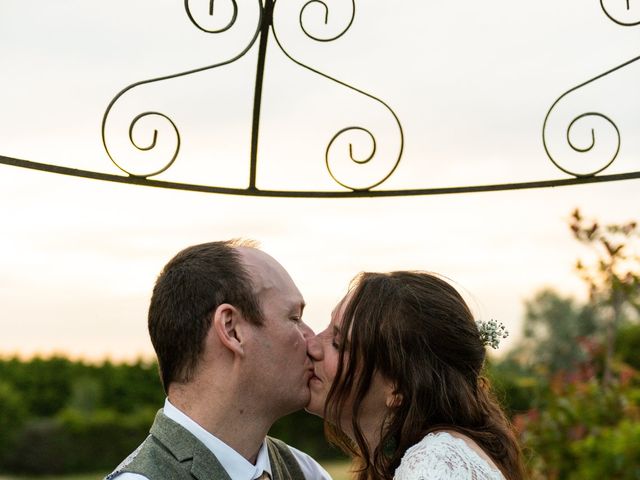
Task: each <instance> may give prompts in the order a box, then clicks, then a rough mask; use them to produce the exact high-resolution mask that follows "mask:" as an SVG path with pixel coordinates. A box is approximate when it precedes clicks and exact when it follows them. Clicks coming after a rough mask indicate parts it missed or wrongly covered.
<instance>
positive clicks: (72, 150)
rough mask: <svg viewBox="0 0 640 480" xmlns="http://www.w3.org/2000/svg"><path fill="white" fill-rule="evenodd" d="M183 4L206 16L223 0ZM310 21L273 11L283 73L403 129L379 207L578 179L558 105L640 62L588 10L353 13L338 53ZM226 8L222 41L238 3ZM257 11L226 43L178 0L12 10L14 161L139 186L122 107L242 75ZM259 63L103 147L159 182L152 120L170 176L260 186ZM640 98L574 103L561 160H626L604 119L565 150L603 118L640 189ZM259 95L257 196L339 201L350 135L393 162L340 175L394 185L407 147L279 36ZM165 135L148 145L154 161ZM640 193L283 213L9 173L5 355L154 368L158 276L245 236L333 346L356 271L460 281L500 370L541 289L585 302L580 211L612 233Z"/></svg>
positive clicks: (359, 146) (267, 203)
mask: <svg viewBox="0 0 640 480" xmlns="http://www.w3.org/2000/svg"><path fill="white" fill-rule="evenodd" d="M190 3H191V5H192V6H193V9H194V11H201V10H202V9H203V5H208V3H209V2H196V1H192V2H190ZM305 3H306V2H305V1H298V0H293V1H287V0H279V1H278V4H277V7H276V17H275V22H276V28H277V32H278V36H279V38H280V39H281V40H282V43H283V45H285V46H286V48H287V49H288V51H289V53H290V54H291V55H292V56H294V57H295V58H297V59H299V60H300V61H302V62H303V63H305V64H307V65H309V66H313V67H314V68H315V69H317V70H320V71H322V72H324V73H326V74H327V75H330V76H331V77H333V78H336V79H339V80H341V81H343V82H346V83H348V84H350V85H352V86H354V87H355V88H357V89H358V90H361V91H364V92H367V93H369V94H372V95H375V96H376V97H378V98H380V99H381V100H383V101H384V102H385V103H386V104H388V105H389V106H391V108H393V111H394V112H395V114H396V115H397V116H398V118H399V119H400V122H401V124H402V127H403V132H404V154H403V156H402V158H401V161H400V164H399V166H398V168H397V170H396V171H395V172H394V173H393V175H392V176H391V177H390V178H389V179H388V180H387V181H386V182H384V183H383V184H382V185H380V186H379V187H378V188H379V189H399V188H427V187H442V186H460V185H478V184H486V183H504V182H523V181H533V180H549V179H560V178H569V176H568V175H567V174H565V173H563V172H562V171H561V170H559V169H558V168H556V167H555V166H554V165H553V163H552V162H551V161H549V159H548V158H547V156H546V153H545V150H544V147H543V143H542V125H543V122H544V118H545V115H546V114H547V112H548V111H549V109H550V108H551V106H552V104H553V103H554V102H555V100H556V99H557V98H558V97H560V96H561V95H562V94H563V93H565V92H567V91H569V90H570V89H571V88H573V87H575V86H577V85H580V84H582V83H584V82H586V81H587V80H589V79H592V78H594V77H596V76H598V75H600V74H601V73H604V72H606V71H608V70H610V69H612V68H614V67H616V66H618V65H621V64H623V63H624V62H627V61H628V60H630V59H632V58H635V57H636V56H638V55H640V26H629V27H624V26H620V25H617V24H615V23H614V22H612V21H611V20H610V19H609V18H608V17H607V15H605V13H604V12H603V10H602V8H601V5H600V2H599V1H595V0H594V1H590V2H585V1H584V0H567V1H565V2H557V1H553V0H540V1H538V2H529V3H527V4H518V5H517V6H515V5H514V3H513V2H510V1H507V0H495V1H492V2H477V1H472V0H465V1H462V2H431V1H427V2H425V1H417V0H411V1H405V2H387V1H383V0H367V1H366V2H365V1H362V2H358V1H356V15H355V18H354V22H353V25H352V26H351V28H350V29H349V30H348V31H347V33H346V34H345V35H344V36H343V37H341V38H340V39H339V40H336V41H334V42H326V43H324V42H314V41H313V40H311V39H309V38H306V37H304V35H302V34H301V30H300V26H299V25H298V20H297V19H298V16H299V12H300V11H301V9H302V6H303V5H304V4H305ZM327 4H328V5H329V7H330V10H329V11H330V12H331V15H330V17H329V19H330V20H331V21H330V22H329V26H328V27H326V28H327V29H328V30H323V29H325V27H324V26H323V25H322V21H321V20H322V19H323V18H324V17H323V9H322V7H321V6H319V4H316V5H311V6H310V7H308V9H307V10H306V11H305V14H304V15H303V18H304V19H305V22H307V23H306V24H305V25H307V26H308V28H309V30H311V31H317V32H320V34H322V35H331V34H332V33H335V32H338V31H340V29H341V28H342V27H343V26H344V19H347V21H348V19H349V17H350V11H349V7H350V2H347V1H343V0H334V1H327ZM604 4H605V6H607V7H608V8H610V13H613V14H614V15H618V16H619V17H620V18H623V19H626V20H627V21H628V22H629V23H632V22H633V21H635V20H638V21H640V5H638V6H635V3H634V2H631V4H630V5H632V8H631V9H630V10H629V11H627V10H626V8H623V6H624V5H626V2H625V1H623V0H621V1H620V2H615V1H614V0H611V1H609V2H604ZM216 5H217V7H216V8H219V11H218V14H219V15H220V17H219V18H222V22H223V23H224V16H225V15H230V13H229V12H230V8H229V5H230V2H226V3H225V2H223V1H219V2H217V3H216ZM255 6H256V2H248V1H242V0H240V1H238V7H239V15H238V22H237V25H238V28H237V29H236V28H235V27H234V28H232V29H231V30H230V31H229V32H228V34H219V35H212V34H206V33H204V32H202V31H200V30H198V29H197V28H196V27H195V26H194V25H193V24H192V23H191V22H190V21H189V19H188V17H187V15H186V14H185V11H184V2H179V1H168V0H154V1H153V2H152V1H151V0H144V1H143V0H137V1H134V2H132V1H130V0H127V1H125V0H117V1H112V2H87V1H80V0H62V1H58V2H42V1H36V0H0V59H1V60H2V63H1V65H2V67H1V70H0V155H5V156H10V157H16V158H22V159H27V160H32V161H37V162H43V163H51V164H55V165H64V166H69V167H74V168H83V169H87V170H92V171H99V172H106V173H111V174H115V175H120V174H123V172H122V171H121V170H119V169H118V168H117V167H116V166H115V165H114V164H113V163H112V162H111V160H110V159H109V157H108V155H107V154H106V152H105V150H104V148H103V145H102V140H101V128H100V127H101V122H102V117H103V114H104V112H105V109H106V108H107V105H108V104H109V102H111V100H112V99H113V98H114V97H115V96H116V94H117V93H118V92H119V91H121V90H122V89H123V88H125V87H126V86H128V85H131V84H133V83H135V82H139V81H142V80H147V79H151V78H157V77H162V76H167V75H172V74H175V73H178V72H183V71H187V70H192V69H196V68H200V67H204V66H207V65H212V64H215V63H218V62H221V61H224V60H225V59H228V58H231V57H232V56H234V55H236V54H237V53H238V52H239V51H241V50H242V47H243V45H245V44H246V42H247V39H248V38H250V37H251V33H252V29H255V21H256V18H257V17H256V11H257V10H256V8H255ZM252 9H253V10H252ZM314 9H315V10H314ZM334 15H335V16H334ZM334 22H335V23H334ZM252 25H253V26H252ZM332 29H333V30H332ZM255 47H256V46H254V48H253V49H252V50H250V51H249V53H248V54H247V55H246V56H245V57H243V58H242V59H240V60H238V61H237V62H235V63H233V64H231V65H229V66H226V67H219V68H216V69H212V70H207V71H204V72H201V73H198V74H194V75H189V76H185V77H180V78H178V79H173V80H167V81H165V82H156V83H153V84H149V85H147V86H146V87H140V88H137V89H133V90H132V91H131V92H130V93H131V94H130V95H129V94H127V95H125V96H123V97H122V101H121V102H118V103H116V107H114V117H113V122H112V123H110V124H109V126H110V129H109V131H108V132H107V138H108V143H109V144H110V145H113V148H114V151H115V150H117V152H118V159H119V160H120V159H122V165H126V166H127V167H126V168H131V169H138V168H139V169H142V171H147V172H148V171H152V170H153V169H154V168H156V166H157V165H163V162H164V163H166V159H167V157H166V150H164V151H162V152H160V153H159V155H156V153H158V152H151V153H150V154H149V155H146V156H140V155H137V156H136V155H134V154H135V153H136V152H133V153H132V152H131V148H130V145H128V144H127V137H126V135H127V129H128V125H129V123H128V122H130V121H131V119H133V118H134V117H135V116H136V115H138V114H139V113H142V112H143V111H146V110H149V109H153V110H157V111H161V112H164V113H166V114H167V115H169V116H170V117H171V118H172V119H173V120H174V121H175V123H176V125H178V126H179V130H180V134H181V140H182V144H181V150H180V153H179V156H178V158H177V159H176V162H175V164H174V165H173V166H172V167H171V168H169V169H168V170H167V171H165V172H164V173H162V174H161V175H159V176H158V177H154V178H157V179H158V180H167V181H176V182H188V183H202V184H207V185H216V186H227V187H243V186H246V184H247V178H248V152H249V139H250V132H251V106H252V102H253V88H254V79H255V64H256V58H257V54H256V48H255ZM638 81H640V62H634V63H632V64H630V65H629V66H627V67H625V68H624V69H620V70H618V71H616V72H614V73H612V74H611V75H608V76H606V77H604V78H602V79H601V80H600V81H596V82H593V83H590V84H589V85H587V86H585V88H583V89H579V90H577V91H576V92H575V93H574V94H572V95H568V96H567V97H566V101H563V102H562V103H561V104H559V105H558V109H557V110H556V111H554V113H553V115H552V116H550V130H549V136H548V143H549V145H550V148H551V150H552V151H553V152H554V154H557V160H558V161H559V162H560V163H561V164H562V165H563V166H564V167H565V168H566V169H568V170H571V171H578V172H587V171H592V170H595V169H598V168H599V167H600V166H603V165H605V164H606V163H607V162H608V159H610V158H611V152H613V151H615V148H616V146H617V144H616V140H615V132H614V130H613V129H612V127H611V125H608V124H606V122H604V121H603V120H602V118H598V119H596V120H595V123H594V124H589V125H588V126H587V128H582V127H581V128H580V129H578V130H577V131H576V132H575V134H576V136H575V137H572V140H573V141H574V143H575V144H576V145H579V146H582V147H583V148H584V146H585V145H589V143H590V141H591V140H590V139H591V133H590V129H591V128H594V132H595V133H594V135H595V139H596V142H595V146H594V148H593V149H592V151H591V152H588V153H586V154H578V153H576V152H575V151H572V150H571V149H570V148H569V147H568V146H567V142H566V128H567V126H568V123H569V122H570V121H571V120H572V119H573V118H575V117H577V116H578V115H580V114H582V113H587V112H599V113H602V114H603V115H606V116H607V117H608V118H610V119H612V120H613V121H614V123H615V125H616V126H617V128H618V130H619V133H620V139H621V140H620V151H619V153H618V156H617V158H616V160H615V161H614V162H613V164H612V165H611V166H610V167H608V168H607V169H606V170H605V171H604V172H603V173H622V172H629V171H638V170H640V115H639V114H638V113H639V112H640V92H639V90H638V88H637V85H638ZM263 96H264V98H263V107H262V108H263V112H262V117H261V128H260V149H259V164H258V187H259V188H264V189H289V190H291V189H297V190H314V189H317V190H332V191H333V190H335V191H343V190H344V188H343V187H341V186H340V185H339V184H336V183H335V182H334V181H333V180H332V178H331V176H330V175H329V173H328V171H327V169H326V166H325V160H324V154H325V149H326V146H327V144H328V142H329V140H330V139H331V136H332V135H333V134H334V133H336V132H337V131H339V130H340V129H342V128H344V127H346V126H350V125H361V124H367V125H370V126H371V128H372V129H374V130H375V129H377V130H375V131H376V132H377V135H376V142H377V146H378V149H379V157H376V158H375V159H374V160H379V162H378V163H375V162H372V164H373V165H371V166H369V165H367V166H365V167H363V168H366V172H364V173H362V176H360V171H359V170H354V169H353V168H352V167H353V166H352V165H346V166H345V167H344V169H343V170H339V171H340V172H341V174H342V173H344V175H346V176H347V177H348V178H349V181H350V182H351V181H353V182H360V181H365V180H368V179H375V178H382V177H384V176H385V172H386V171H388V169H389V168H391V167H392V166H393V164H394V162H395V157H393V152H395V151H397V148H398V144H399V143H398V142H399V138H398V132H397V127H396V126H395V124H394V123H393V121H391V120H390V117H389V114H388V112H387V111H386V110H385V109H384V108H382V109H381V108H380V104H379V103H377V102H375V101H373V100H371V99H370V98H369V97H366V96H363V95H361V94H358V93H357V92H354V91H353V90H350V89H348V88H346V87H344V86H342V85H340V84H337V83H335V82H332V81H330V80H328V79H326V78H324V77H321V76H319V75H317V74H314V73H312V72H310V71H308V70H305V69H303V68H301V67H300V66H298V65H296V64H294V63H293V62H291V61H290V60H288V59H287V58H286V57H285V56H284V55H283V54H282V53H281V52H280V51H279V50H278V47H277V45H276V44H275V42H274V41H273V36H272V37H271V41H270V43H269V46H268V51H267V64H266V77H265V84H264V91H263ZM165 127H166V125H165ZM154 128H158V129H159V132H160V133H159V138H160V142H159V149H163V148H165V147H167V145H169V147H170V146H171V141H172V137H171V135H170V132H169V134H168V132H167V130H166V129H164V130H163V128H164V127H163V126H162V125H160V124H157V125H155V124H154ZM150 131H151V130H150V129H149V128H147V129H146V130H144V129H143V131H141V132H140V135H141V137H140V138H142V139H143V140H142V141H141V143H144V141H147V140H148V139H149V138H150V133H149V132H150ZM365 140H366V139H365ZM165 142H166V143H165ZM354 145H355V146H354V148H355V150H356V154H358V153H359V152H363V151H364V152H366V151H367V148H368V144H367V142H366V141H364V142H362V138H360V139H355V140H354ZM343 146H344V145H343ZM163 152H165V153H163ZM152 154H153V155H156V156H153V155H152ZM338 156H339V155H338ZM147 157H149V158H147ZM340 168H343V167H340ZM145 169H146V170H145ZM385 169H386V170H385ZM639 189H640V180H631V181H624V182H615V183H607V184H593V185H584V186H571V187H559V188H554V189H542V190H522V191H511V192H497V193H474V194H460V195H443V196H423V197H401V198H375V199H278V198H274V199H269V198H256V197H240V196H229V195H215V194H205V193H190V192H183V191H175V190H163V189H157V188H149V187H139V186H132V185H123V184H115V183H107V182H101V181H96V180H87V179H81V178H74V177H67V176H60V175H54V174H50V173H43V172H36V171H30V170H25V169H21V168H16V167H10V166H4V165H0V198H1V199H2V202H1V203H0V219H1V220H2V221H1V222H0V305H1V306H2V310H1V311H0V331H1V332H2V334H0V355H9V354H14V353H19V354H21V355H25V356H28V355H32V354H34V353H44V354H51V353H54V352H59V353H66V354H69V355H72V356H79V357H83V358H88V359H101V358H104V357H107V356H108V357H111V358H114V359H132V358H135V357H136V356H139V355H143V356H151V355H152V349H151V345H150V343H149V341H148V336H147V333H146V310H147V306H148V300H149V295H150V292H151V289H152V286H153V282H154V280H155V277H156V275H157V274H158V272H159V271H160V269H161V268H162V266H163V265H164V264H165V263H166V262H167V261H168V260H169V259H170V258H171V257H172V256H173V255H174V254H175V253H177V251H179V250H180V249H182V248H184V247H186V246H188V245H192V244H195V243H201V242H206V241H211V240H217V239H228V238H233V237H247V238H252V239H255V240H258V241H259V242H260V243H261V244H262V246H263V249H264V250H265V251H267V252H268V253H270V254H272V255H273V256H274V257H276V258H277V259H278V260H279V261H280V262H281V263H282V264H283V265H284V266H285V268H287V269H288V270H289V272H290V273H291V275H292V277H293V278H294V280H295V281H296V283H297V284H298V286H299V288H300V290H301V291H302V293H303V294H304V296H305V299H306V301H307V304H308V307H307V310H306V312H305V317H306V320H307V322H308V323H309V324H310V325H311V326H312V327H313V328H315V329H316V330H318V329H321V328H323V327H324V325H325V324H326V323H328V321H329V315H330V312H331V310H332V308H333V306H334V305H335V303H336V302H337V301H338V300H339V299H340V298H341V296H342V295H343V294H344V292H345V290H346V287H347V284H348V282H349V280H350V279H351V278H352V277H353V276H354V275H355V274H356V273H358V272H360V271H363V270H379V271H385V270H397V269H422V270H429V271H435V272H439V273H441V274H443V275H445V276H446V277H448V278H450V279H452V281H453V282H454V284H455V285H456V286H457V287H458V288H459V289H460V290H461V291H462V292H463V294H464V295H465V296H466V298H468V299H469V302H470V304H471V307H472V309H473V311H474V312H475V314H476V315H477V317H478V318H481V319H488V318H496V319H498V320H500V321H502V322H504V323H505V324H506V325H507V326H508V328H509V329H510V330H511V331H512V335H511V337H510V338H509V340H508V341H507V342H506V344H505V347H504V348H505V349H507V348H508V347H509V346H510V345H513V341H514V340H516V339H517V337H518V335H519V329H520V324H521V319H522V315H523V302H524V300H526V299H528V298H531V297H532V296H533V295H534V294H535V292H536V291H537V290H539V289H540V288H542V287H545V286H551V287H553V288H556V289H558V290H559V291H561V292H563V293H566V294H571V295H575V296H577V297H581V298H583V297H584V293H585V292H584V289H583V286H582V284H581V283H580V280H579V279H578V278H577V276H576V274H575V272H574V271H573V265H574V264H575V261H576V260H577V258H578V257H583V258H587V257H586V256H587V252H586V250H584V249H583V248H582V247H580V246H579V245H577V244H576V242H575V241H574V240H573V239H572V238H571V234H570V231H569V228H568V226H567V222H568V218H569V216H570V213H571V211H572V210H573V209H574V208H576V207H579V208H580V209H581V210H582V211H583V213H584V214H585V215H586V216H588V217H597V218H599V219H601V220H603V221H605V222H617V221H625V220H630V219H640V201H639V200H640V195H639V194H638V192H639Z"/></svg>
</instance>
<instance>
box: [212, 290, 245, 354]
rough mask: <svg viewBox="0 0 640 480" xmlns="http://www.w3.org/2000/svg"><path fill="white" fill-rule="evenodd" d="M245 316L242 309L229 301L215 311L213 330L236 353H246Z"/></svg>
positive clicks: (221, 341) (222, 342)
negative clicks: (244, 342)
mask: <svg viewBox="0 0 640 480" xmlns="http://www.w3.org/2000/svg"><path fill="white" fill-rule="evenodd" d="M243 324H244V318H243V316H242V314H241V313H240V311H239V310H238V309H237V308H236V307H234V306H233V305H230V304H228V303H223V304H221V305H219V306H218V308H216V310H215V311H214V312H213V317H212V319H211V331H212V333H214V334H215V335H216V336H217V337H218V340H219V341H220V343H221V344H222V345H224V346H225V347H226V348H228V349H229V350H230V351H231V352H232V353H234V354H236V355H241V356H242V355H244V344H243V340H244V335H243V333H242V332H243V328H242V327H243Z"/></svg>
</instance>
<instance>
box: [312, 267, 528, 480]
mask: <svg viewBox="0 0 640 480" xmlns="http://www.w3.org/2000/svg"><path fill="white" fill-rule="evenodd" d="M492 328H493V329H492ZM489 330H490V331H489V332H484V333H488V334H490V336H491V334H493V338H492V339H490V340H495V337H496V336H497V334H499V333H501V332H500V330H499V329H498V330H497V331H496V330H495V326H494V327H490V328H489ZM317 339H318V340H319V341H320V344H321V345H322V351H321V353H322V355H320V352H318V354H317V358H315V377H313V378H312V380H311V382H310V388H311V401H310V404H309V406H308V407H307V410H309V411H310V412H311V413H315V414H317V415H321V416H323V417H324V419H325V430H326V432H327V436H328V438H329V440H330V441H331V442H332V443H334V444H336V445H337V446H339V447H340V448H341V449H342V450H344V451H345V452H347V453H348V454H350V455H351V456H352V457H353V458H354V460H355V466H356V469H355V471H356V476H355V478H356V479H357V480H370V479H392V478H395V479H396V480H413V479H415V480H418V479H422V480H429V479H463V478H464V479H474V480H485V479H486V480H494V479H496V480H497V479H504V478H506V479H507V480H520V479H522V478H524V474H523V465H522V460H521V453H520V449H519V447H518V444H517V441H516V438H515V435H514V433H513V431H512V430H511V428H510V425H509V422H508V420H507V419H506V417H505V415H504V413H503V412H502V410H501V409H500V407H499V406H498V404H497V403H496V401H495V400H494V399H493V396H492V394H491V392H490V388H489V384H488V382H487V381H486V380H485V379H484V378H482V377H481V376H480V375H481V371H482V368H483V364H484V360H485V356H486V352H485V340H486V335H485V338H481V332H479V330H478V327H477V326H476V323H475V321H474V320H473V316H472V315H471V312H470V310H469V308H468V307H467V305H466V303H465V302H464V300H463V299H462V297H461V296H460V294H459V293H458V292H457V291H456V290H455V289H454V288H453V287H452V286H451V285H449V284H448V283H447V282H445V281H443V280H442V279H440V278H438V277H436V276H434V275H432V274H429V273H423V272H393V273H386V274H385V273H363V274H360V275H359V276H358V277H356V278H355V279H354V281H353V282H352V284H351V287H350V289H349V292H348V293H347V295H346V296H345V298H344V299H342V301H341V302H340V303H338V305H337V306H336V308H335V309H334V311H333V314H332V319H331V324H330V325H329V327H328V328H327V329H326V330H325V331H324V332H322V333H320V334H319V335H318V337H317Z"/></svg>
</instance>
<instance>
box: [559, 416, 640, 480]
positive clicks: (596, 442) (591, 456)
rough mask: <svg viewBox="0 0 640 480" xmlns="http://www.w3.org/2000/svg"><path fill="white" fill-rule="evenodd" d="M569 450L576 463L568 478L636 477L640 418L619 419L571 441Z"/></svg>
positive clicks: (639, 470) (626, 479) (639, 462)
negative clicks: (619, 420)
mask: <svg viewBox="0 0 640 480" xmlns="http://www.w3.org/2000/svg"><path fill="white" fill-rule="evenodd" d="M572 452H573V454H574V455H575V456H576V458H577V460H578V463H577V468H576V470H575V471H574V472H573V473H572V475H571V477H570V478H571V479H575V480H600V479H602V478H608V479H617V480H636V479H638V478H640V422H632V421H627V420H623V421H622V422H620V424H618V425H616V426H615V427H610V428H605V429H603V430H601V431H600V432H599V433H597V434H595V435H592V436H590V437H587V438H585V439H583V440H581V441H578V442H576V443H574V444H573V446H572Z"/></svg>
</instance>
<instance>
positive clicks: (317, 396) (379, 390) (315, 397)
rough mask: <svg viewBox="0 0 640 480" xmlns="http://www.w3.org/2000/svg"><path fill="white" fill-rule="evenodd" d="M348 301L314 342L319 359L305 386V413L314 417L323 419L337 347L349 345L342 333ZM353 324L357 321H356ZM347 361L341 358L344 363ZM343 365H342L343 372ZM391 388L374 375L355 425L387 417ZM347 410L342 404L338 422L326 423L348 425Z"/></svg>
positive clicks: (348, 411)
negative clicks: (307, 386) (309, 394)
mask: <svg viewBox="0 0 640 480" xmlns="http://www.w3.org/2000/svg"><path fill="white" fill-rule="evenodd" d="M349 300H350V294H348V295H347V296H346V297H345V298H343V299H342V300H341V301H340V302H338V304H337V305H336V307H335V308H334V309H333V312H332V314H331V322H330V323H329V326H328V327H327V328H326V329H325V330H324V331H322V332H320V333H319V334H318V335H317V336H316V339H317V341H318V343H319V345H320V347H321V352H322V356H318V357H317V358H313V360H314V362H313V363H314V371H315V375H314V376H313V377H312V378H311V380H310V382H309V389H310V390H311V400H310V402H309V405H307V408H306V410H307V411H308V412H309V413H313V414H315V415H318V416H321V417H322V416H324V407H325V404H326V401H327V396H328V394H329V390H330V389H331V384H332V383H333V381H334V378H335V376H336V372H337V369H338V360H339V357H340V346H341V345H342V343H343V342H345V341H349V335H348V334H347V338H344V335H343V333H342V328H341V327H342V321H343V315H344V311H345V309H346V307H347V304H348V302H349ZM356 321H357V320H356ZM346 362H348V358H345V363H346ZM346 367H347V365H345V369H346ZM394 398H395V397H394V395H393V388H392V385H391V382H389V381H387V380H385V379H384V378H383V377H382V376H381V375H380V374H378V373H375V374H374V376H373V378H372V380H371V385H370V388H369V391H368V392H367V395H366V396H365V398H364V399H363V401H362V403H361V405H360V406H359V408H358V412H359V416H358V421H359V423H361V424H366V423H369V422H370V421H373V422H374V423H375V422H380V421H382V419H383V418H384V417H385V415H386V414H387V411H388V409H389V406H390V405H391V404H392V403H393V401H394ZM351 407H352V402H351V401H350V399H347V401H346V402H345V403H344V404H343V410H342V412H341V415H340V417H341V418H340V419H335V418H329V419H327V420H329V421H331V422H333V423H336V422H337V421H338V420H339V422H340V424H342V425H343V426H348V425H350V424H351Z"/></svg>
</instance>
